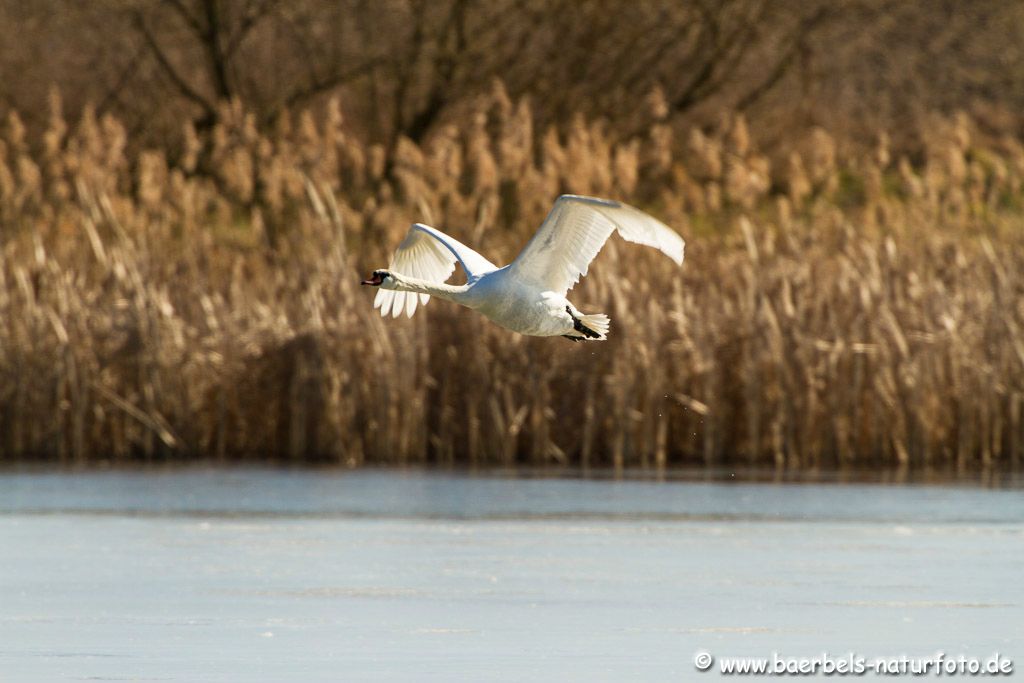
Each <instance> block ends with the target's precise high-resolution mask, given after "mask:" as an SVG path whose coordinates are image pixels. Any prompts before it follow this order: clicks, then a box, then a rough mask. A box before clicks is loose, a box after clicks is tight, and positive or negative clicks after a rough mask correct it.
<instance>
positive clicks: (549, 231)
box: [363, 195, 685, 341]
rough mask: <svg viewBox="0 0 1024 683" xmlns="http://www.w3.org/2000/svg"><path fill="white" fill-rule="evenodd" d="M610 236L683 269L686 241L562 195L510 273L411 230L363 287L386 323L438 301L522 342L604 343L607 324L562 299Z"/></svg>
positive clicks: (619, 210) (630, 215)
mask: <svg viewBox="0 0 1024 683" xmlns="http://www.w3.org/2000/svg"><path fill="white" fill-rule="evenodd" d="M615 231H618V233H619V234H620V235H622V237H623V238H625V239H626V240H629V241H630V242H637V243H639V244H645V245H647V246H650V247H655V248H656V249H658V250H660V251H661V252H662V253H664V254H666V255H667V256H669V257H670V258H671V259H672V260H673V261H675V262H676V263H677V264H680V265H682V263H683V251H684V246H685V245H684V243H683V239H682V238H681V237H680V236H679V235H677V234H676V233H675V232H674V231H672V230H671V229H670V228H669V227H668V226H666V225H664V224H663V223H661V222H659V221H657V220H655V219H654V218H651V217H650V216H648V215H647V214H645V213H643V212H642V211H639V210H638V209H634V208H633V207H631V206H627V205H625V204H621V203H619V202H615V201H610V200H607V199H595V198H593V197H577V196H574V195H563V196H561V197H559V198H558V201H556V202H555V205H554V207H553V208H552V209H551V212H550V213H549V214H548V217H547V218H546V219H544V223H543V224H542V225H541V226H540V228H539V229H538V230H537V233H536V234H535V235H534V236H533V239H531V240H530V242H529V243H528V244H527V245H526V247H525V248H524V249H523V251H522V252H521V253H520V254H519V256H517V257H516V259H515V260H514V261H513V262H512V263H510V264H509V265H507V266H504V267H501V268H499V267H498V266H496V265H494V264H493V263H491V262H490V261H488V260H487V259H486V258H484V257H483V256H481V255H480V254H478V253H477V252H475V251H473V250H472V249H470V248H469V247H467V246H466V245H464V244H462V243H461V242H459V241H458V240H456V239H454V238H452V237H449V236H448V235H446V234H444V233H443V232H441V231H440V230H436V229H434V228H431V227H429V226H426V225H422V224H420V223H416V224H415V225H413V226H412V227H411V228H410V229H409V232H408V234H407V235H406V237H405V239H404V240H403V241H402V243H401V244H400V245H399V246H398V250H397V251H396V252H395V255H394V258H392V260H391V265H390V266H389V267H388V269H387V270H377V271H374V273H373V277H372V278H371V279H370V280H366V281H364V282H363V284H366V285H375V286H378V287H380V291H379V292H377V297H376V298H375V299H374V302H373V305H374V307H375V308H380V309H381V315H385V316H386V315H387V314H388V313H389V312H390V313H391V315H392V316H394V317H398V316H399V315H400V314H401V313H403V312H405V314H406V315H408V316H410V317H411V316H412V314H413V313H415V312H416V308H417V306H418V305H420V304H426V303H427V301H428V300H429V299H430V297H432V296H436V297H439V298H442V299H447V300H448V301H454V302H455V303H457V304H462V305H463V306H467V307H469V308H472V309H474V310H476V311H479V312H480V313H482V314H483V315H485V316H487V317H488V318H490V319H491V320H493V321H494V322H496V323H497V324H499V325H501V326H502V327H504V328H507V329H509V330H512V331H513V332H518V333H519V334H526V335H531V336H535V337H554V336H559V335H561V336H564V337H568V338H570V339H572V340H574V341H582V340H584V339H598V340H600V339H605V337H606V335H607V333H608V326H609V320H608V317H607V316H605V315H603V314H601V313H597V314H591V315H584V314H582V313H580V312H579V311H578V310H577V309H576V307H575V306H573V305H572V303H570V302H569V300H568V299H566V297H565V295H566V293H567V292H568V291H569V290H570V289H572V287H573V285H575V284H576V283H577V282H579V279H580V278H581V277H582V276H584V275H586V274H587V269H588V267H589V265H590V262H591V261H592V260H593V259H594V257H595V256H597V253H598V252H599V251H600V250H601V247H603V246H604V243H605V242H606V241H607V240H608V238H609V237H610V236H611V234H612V233H613V232H615ZM456 263H459V264H460V265H461V266H462V268H463V270H465V271H466V277H467V281H466V284H464V285H449V284H447V283H446V282H445V281H446V280H447V279H448V278H449V277H450V276H451V274H452V272H454V270H455V264H456Z"/></svg>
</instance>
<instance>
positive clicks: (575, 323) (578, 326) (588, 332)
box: [565, 306, 601, 341]
mask: <svg viewBox="0 0 1024 683" xmlns="http://www.w3.org/2000/svg"><path fill="white" fill-rule="evenodd" d="M565 312H566V313H568V314H569V317H570V318H572V327H573V329H574V330H576V331H577V332H579V333H581V334H583V335H585V336H587V337H590V338H591V339H600V338H601V335H600V334H598V333H597V332H594V331H593V330H592V329H590V328H589V327H587V326H586V325H584V324H583V323H582V322H580V319H579V318H577V317H576V316H574V315H573V314H572V309H571V308H569V307H568V306H566V307H565ZM577 341H583V340H582V339H577Z"/></svg>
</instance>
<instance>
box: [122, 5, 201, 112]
mask: <svg viewBox="0 0 1024 683" xmlns="http://www.w3.org/2000/svg"><path fill="white" fill-rule="evenodd" d="M132 18H133V22H134V23H135V27H136V29H138V31H139V33H140V34H141V35H142V38H143V40H144V41H145V43H146V45H147V46H148V47H149V49H150V52H152V53H153V56H154V57H155V58H156V61H157V64H158V65H159V66H160V68H161V69H162V70H163V71H164V73H165V74H166V76H167V77H168V78H169V79H170V80H171V82H172V83H173V84H174V86H175V87H176V88H178V90H179V91H180V92H181V94H182V95H184V96H185V97H186V98H188V99H189V100H192V101H193V102H195V103H196V104H198V105H199V106H200V107H202V109H203V112H204V113H205V114H206V115H207V116H213V117H215V116H216V108H215V107H214V106H213V104H212V103H211V102H210V101H209V100H207V99H206V98H205V97H203V96H202V95H201V94H200V93H199V92H198V91H197V90H195V89H194V88H193V87H192V86H190V85H189V84H188V82H187V81H186V80H185V79H184V78H182V77H181V76H180V75H179V74H178V72H177V70H176V69H175V68H174V65H172V64H171V62H170V60H169V59H168V58H167V55H165V54H164V51H163V50H162V49H161V47H160V44H159V43H158V42H157V40H156V38H155V37H154V36H153V34H152V32H150V30H149V27H148V26H147V25H146V19H145V17H143V16H142V13H141V12H135V13H134V14H133V17H132Z"/></svg>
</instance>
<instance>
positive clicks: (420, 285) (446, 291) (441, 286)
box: [391, 272, 469, 304]
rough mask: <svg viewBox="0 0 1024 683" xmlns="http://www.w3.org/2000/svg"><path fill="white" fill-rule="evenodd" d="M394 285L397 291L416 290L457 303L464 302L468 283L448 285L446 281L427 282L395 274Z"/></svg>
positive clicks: (419, 292)
mask: <svg viewBox="0 0 1024 683" xmlns="http://www.w3.org/2000/svg"><path fill="white" fill-rule="evenodd" d="M391 276H392V277H393V278H394V279H395V286H394V287H393V288H392V289H394V290H396V291H399V292H416V293H418V294H429V295H430V296H436V297H438V298H440V299H447V300H448V301H454V302H455V303H457V304H464V303H465V295H466V292H467V290H468V289H469V285H449V284H448V283H446V282H429V281H427V280H420V279H419V278H415V277H409V276H408V275H401V274H395V273H394V272H392V274H391Z"/></svg>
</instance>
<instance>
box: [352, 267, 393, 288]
mask: <svg viewBox="0 0 1024 683" xmlns="http://www.w3.org/2000/svg"><path fill="white" fill-rule="evenodd" d="M360 284H364V285H370V286H371V287H384V289H394V288H395V286H396V285H397V284H398V282H397V280H395V276H394V275H392V274H391V273H389V272H388V271H386V270H375V271H373V274H372V275H370V279H369V280H363V281H362V282H361V283H360Z"/></svg>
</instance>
